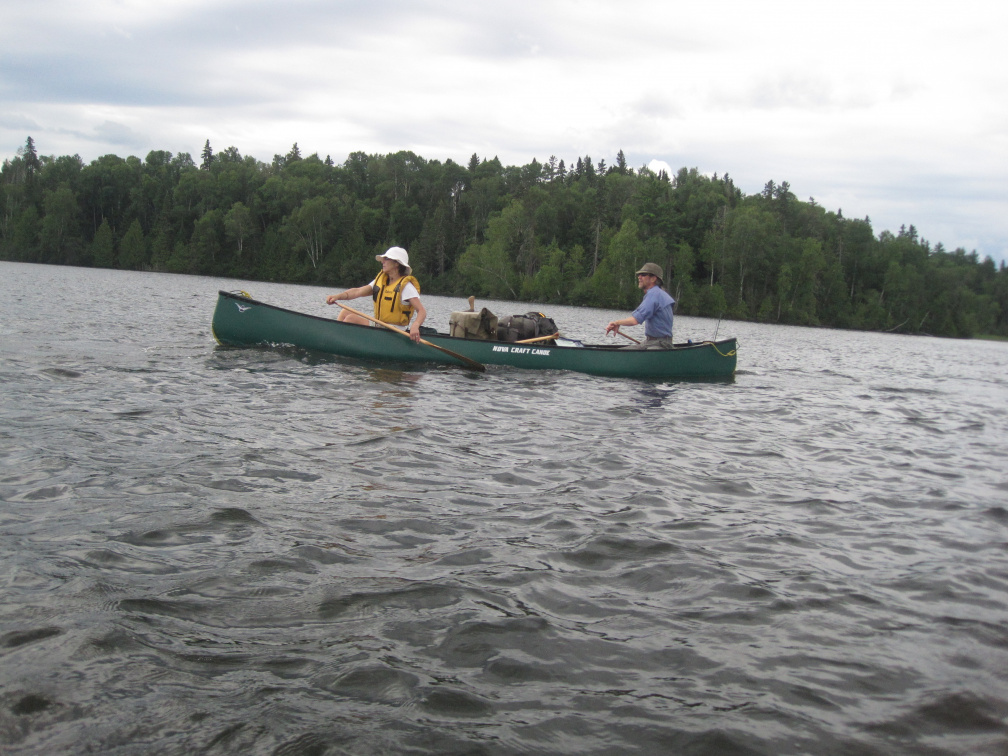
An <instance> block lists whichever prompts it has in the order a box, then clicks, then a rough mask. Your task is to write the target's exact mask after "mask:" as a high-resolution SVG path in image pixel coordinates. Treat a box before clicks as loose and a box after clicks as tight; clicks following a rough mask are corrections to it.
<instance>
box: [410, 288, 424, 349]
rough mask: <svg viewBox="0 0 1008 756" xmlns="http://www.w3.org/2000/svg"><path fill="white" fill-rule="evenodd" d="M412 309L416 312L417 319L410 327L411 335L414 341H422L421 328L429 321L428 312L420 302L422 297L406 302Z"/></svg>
mask: <svg viewBox="0 0 1008 756" xmlns="http://www.w3.org/2000/svg"><path fill="white" fill-rule="evenodd" d="M406 304H408V305H409V306H410V307H412V308H413V309H414V311H416V317H415V318H414V319H413V323H412V324H411V325H410V329H409V335H410V338H411V339H413V341H420V326H421V325H423V322H424V321H425V320H426V319H427V310H425V309H424V306H423V302H421V301H420V297H413V299H411V300H409V301H408V302H406Z"/></svg>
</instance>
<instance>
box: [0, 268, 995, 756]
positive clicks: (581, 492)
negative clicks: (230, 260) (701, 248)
mask: <svg viewBox="0 0 1008 756" xmlns="http://www.w3.org/2000/svg"><path fill="white" fill-rule="evenodd" d="M218 288H224V289H235V288H242V289H245V290H247V291H249V292H250V293H252V294H253V295H254V296H256V297H257V298H259V299H263V300H265V301H270V302H275V303H276V304H279V305H281V306H286V307H291V308H294V309H300V310H303V311H306V312H311V313H312V314H326V310H325V307H324V305H322V304H321V301H322V296H323V294H324V293H325V292H324V291H323V290H321V289H316V288H312V287H293V286H281V285H274V284H259V283H254V282H234V281H221V280H214V279H205V278H194V277H183V276H161V275H154V274H140V273H121V272H114V271H91V270H79V269H69V268H51V267H42V266H27V265H10V264H0V295H2V296H3V297H4V301H5V302H6V303H7V304H6V305H5V307H4V317H3V321H2V323H0V351H2V353H3V359H2V360H0V381H2V383H3V386H4V399H3V401H2V403H0V550H2V553H3V554H4V567H5V569H4V570H3V576H2V578H0V579H2V586H3V594H4V602H3V604H2V610H0V611H2V618H3V620H2V625H0V654H2V658H3V666H2V672H0V739H2V742H3V743H4V744H5V745H6V746H7V748H8V750H10V751H11V752H13V753H49V752H73V753H76V752H84V751H88V750H92V751H100V752H109V753H116V752H122V753H137V752H174V753H178V752H208V753H219V752H255V753H302V752H304V753H398V752H412V753H438V754H441V753H455V752H458V753H494V754H497V753H501V754H505V753H530V752H531V753H579V754H581V753H599V754H601V753H621V754H622V753H678V752H684V753H717V754H721V753H763V754H777V753H835V754H849V753H865V754H868V753H996V752H1000V751H1001V750H1003V747H1004V744H1005V743H1006V742H1008V725H1006V722H1008V682H1006V679H1005V678H1006V675H1005V672H1004V671H1005V670H1006V669H1008V658H1006V649H1008V630H1006V629H1005V628H1006V627H1008V624H1006V620H1008V616H1006V597H1008V553H1006V550H1005V543H1006V542H1008V506H1006V504H1005V502H1006V501H1008V498H1006V497H1008V485H1006V483H1005V477H1004V473H1003V462H1002V456H1003V455H1002V447H1003V443H1004V439H1005V438H1008V401H1006V399H1008V390H1006V382H1005V381H1006V379H1005V375H1006V371H1005V367H1006V365H1008V347H1006V345H1002V344H989V345H988V344H984V345H982V346H983V348H978V345H977V344H976V343H972V342H956V341H947V340H937V339H924V338H916V339H915V338H908V337H901V336H893V335H885V334H858V333H845V332H834V331H818V330H812V329H801V328H786V327H773V326H761V325H753V324H742V323H731V322H727V321H725V322H722V323H721V324H720V326H719V330H720V333H721V335H722V336H723V335H726V334H728V333H729V332H732V333H734V334H735V335H738V336H739V337H740V351H739V372H738V375H737V377H736V379H735V381H734V382H733V383H727V384H726V383H713V384H709V383H674V384H673V383H648V382H636V381H619V380H612V379H602V378H594V377H590V376H583V375H576V374H565V373H531V372H522V371H518V370H513V369H506V368H500V369H495V370H492V371H488V372H487V373H485V374H475V373H472V372H470V371H463V370H454V369H451V368H431V369H426V370H423V369H420V370H409V371H400V370H392V369H387V368H384V367H381V366H376V365H373V364H368V363H363V362H354V361H346V360H337V359H332V358H322V357H319V356H317V355H315V356H312V355H306V354H303V353H296V352H292V351H283V350H277V351H261V350H242V349H219V348H216V347H215V346H214V344H213V339H212V337H211V335H210V329H209V322H210V317H211V314H212V311H213V306H214V304H215V299H216V291H217V289H218ZM54 289H58V290H60V291H64V292H68V294H67V296H66V297H65V298H64V301H63V302H62V303H61V306H60V307H59V308H58V309H56V310H54V309H53V308H52V307H51V306H50V305H49V297H48V296H47V294H46V292H49V291H52V290H54ZM429 299H430V302H429V304H428V312H429V317H430V319H431V321H432V322H433V323H434V324H435V325H437V324H439V323H441V324H447V320H448V313H450V312H451V311H452V310H453V309H465V308H466V307H468V305H467V303H463V302H462V301H461V300H459V301H454V300H450V299H445V298H438V297H431V298H429ZM426 302H427V298H426V297H425V303H426ZM481 304H482V305H484V306H488V307H489V308H490V309H491V310H493V311H494V312H500V313H505V314H507V312H508V311H509V310H510V309H512V308H514V305H508V304H503V303H495V302H489V303H481ZM530 309H536V310H542V311H544V312H546V313H547V314H548V315H549V316H550V317H552V318H554V320H555V321H556V322H557V324H558V325H560V326H561V328H562V330H563V331H564V333H567V334H569V335H571V336H572V337H574V338H582V339H585V340H588V341H597V340H600V338H601V331H602V329H603V328H604V325H605V323H606V322H608V321H609V320H611V319H612V318H613V317H614V315H615V313H612V312H608V311H592V310H584V309H578V308H560V307H545V306H539V305H535V304H527V305H521V306H520V307H517V308H515V311H516V312H517V311H519V310H521V311H524V310H530ZM715 327H718V326H716V322H715V321H707V320H702V319H690V318H678V319H677V338H687V337H692V338H694V339H696V340H699V339H703V338H710V337H711V335H712V334H713V331H714V329H715Z"/></svg>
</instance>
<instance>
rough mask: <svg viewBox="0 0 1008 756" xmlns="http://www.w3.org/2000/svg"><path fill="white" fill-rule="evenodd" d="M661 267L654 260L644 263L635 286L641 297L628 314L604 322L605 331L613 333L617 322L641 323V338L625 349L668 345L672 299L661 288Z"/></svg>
mask: <svg viewBox="0 0 1008 756" xmlns="http://www.w3.org/2000/svg"><path fill="white" fill-rule="evenodd" d="M664 278H665V271H663V270H662V268H661V266H660V265H656V264H655V263H650V262H649V263H644V265H642V266H641V269H640V270H638V271H637V288H639V289H640V290H641V291H643V292H644V299H643V300H642V301H641V303H640V306H639V307H638V308H637V309H636V310H634V311H633V312H632V313H631V314H630V317H627V318H621V319H620V320H614V321H612V322H611V323H610V324H609V325H607V326H606V333H607V334H617V333H619V332H620V330H619V329H620V326H635V325H639V324H640V323H643V324H644V341H643V342H641V343H640V344H633V345H630V346H628V347H627V349H670V348H671V347H672V343H673V342H672V319H673V309H674V306H675V300H674V299H673V298H672V297H671V295H669V293H668V292H667V291H665V289H664V288H662V287H663V286H664V283H665V282H664Z"/></svg>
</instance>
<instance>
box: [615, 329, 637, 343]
mask: <svg viewBox="0 0 1008 756" xmlns="http://www.w3.org/2000/svg"><path fill="white" fill-rule="evenodd" d="M616 333H618V334H619V335H620V336H622V337H623V338H625V339H630V341H632V342H633V343H634V344H640V342H639V341H637V339H635V338H634V337H633V336H630V335H629V334H626V333H623V331H616Z"/></svg>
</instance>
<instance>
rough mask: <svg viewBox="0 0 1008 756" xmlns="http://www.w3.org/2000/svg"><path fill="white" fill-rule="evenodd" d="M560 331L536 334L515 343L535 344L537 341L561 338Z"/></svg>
mask: <svg viewBox="0 0 1008 756" xmlns="http://www.w3.org/2000/svg"><path fill="white" fill-rule="evenodd" d="M562 338H563V334H562V333H551V334H550V335H549V336H536V337H535V338H534V339H522V340H521V341H516V342H515V344H535V343H536V342H537V341H549V340H550V339H562Z"/></svg>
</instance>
